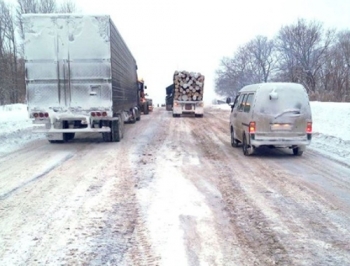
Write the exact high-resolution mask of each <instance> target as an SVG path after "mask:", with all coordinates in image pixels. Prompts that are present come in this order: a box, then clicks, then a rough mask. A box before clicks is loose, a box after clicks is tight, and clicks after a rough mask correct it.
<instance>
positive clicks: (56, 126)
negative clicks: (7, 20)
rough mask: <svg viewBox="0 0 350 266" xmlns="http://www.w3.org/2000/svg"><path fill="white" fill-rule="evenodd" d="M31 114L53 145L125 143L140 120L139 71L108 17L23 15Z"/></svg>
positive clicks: (28, 98)
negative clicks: (92, 137)
mask: <svg viewBox="0 0 350 266" xmlns="http://www.w3.org/2000/svg"><path fill="white" fill-rule="evenodd" d="M23 25H24V34H25V41H24V50H25V81H26V93H27V103H28V112H29V116H30V118H32V120H33V123H34V124H35V125H37V127H35V129H34V132H43V133H46V137H47V139H48V140H49V142H51V143H54V142H64V141H68V140H71V139H73V138H74V137H75V133H79V132H84V133H96V132H97V133H102V138H103V140H104V141H107V142H118V141H120V140H121V139H122V138H123V134H124V123H126V122H130V123H135V122H136V121H137V120H140V110H139V106H138V102H139V94H138V92H139V90H138V83H137V66H136V61H135V59H134V57H133V56H132V54H131V52H130V51H129V49H128V47H127V45H126V44H125V42H124V41H123V38H122V37H121V35H120V34H119V32H118V30H117V28H116V27H115V25H114V23H113V22H112V20H111V19H110V17H109V16H108V15H81V14H26V15H23Z"/></svg>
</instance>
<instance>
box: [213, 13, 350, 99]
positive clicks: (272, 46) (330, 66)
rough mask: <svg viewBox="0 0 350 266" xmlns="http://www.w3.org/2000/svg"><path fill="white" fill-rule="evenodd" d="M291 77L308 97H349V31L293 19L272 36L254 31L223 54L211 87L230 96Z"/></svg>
mask: <svg viewBox="0 0 350 266" xmlns="http://www.w3.org/2000/svg"><path fill="white" fill-rule="evenodd" d="M273 81H276V82H296V83H301V84H303V85H304V87H305V88H306V90H307V91H308V94H309V97H310V99H312V100H319V101H339V102H342V101H346V102H349V101H350V31H349V30H345V31H336V30H335V29H326V28H325V27H324V25H323V23H321V22H318V21H307V20H305V19H298V20H297V21H296V23H294V24H292V25H287V26H283V27H281V28H280V30H279V31H278V33H277V35H276V36H275V37H274V38H271V39H269V38H267V37H265V36H257V37H255V38H254V39H252V40H251V41H249V42H248V43H246V44H244V45H242V46H240V47H239V48H238V49H237V51H236V52H235V53H234V55H233V56H232V57H224V58H222V60H221V63H220V66H219V68H218V69H217V70H216V78H215V85H216V86H215V91H216V93H218V94H219V95H223V96H231V97H233V96H235V95H236V93H237V92H238V91H239V90H240V89H241V88H242V87H243V86H245V85H248V84H253V83H261V82H273Z"/></svg>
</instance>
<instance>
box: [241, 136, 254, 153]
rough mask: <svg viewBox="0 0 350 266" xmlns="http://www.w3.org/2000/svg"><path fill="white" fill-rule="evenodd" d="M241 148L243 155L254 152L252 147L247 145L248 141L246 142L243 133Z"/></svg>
mask: <svg viewBox="0 0 350 266" xmlns="http://www.w3.org/2000/svg"><path fill="white" fill-rule="evenodd" d="M242 149H243V154H244V155H245V156H249V155H252V154H253V153H254V148H253V147H249V145H248V142H247V137H246V135H245V134H243V143H242Z"/></svg>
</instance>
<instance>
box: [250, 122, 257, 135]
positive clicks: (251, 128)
mask: <svg viewBox="0 0 350 266" xmlns="http://www.w3.org/2000/svg"><path fill="white" fill-rule="evenodd" d="M255 131H256V124H255V122H250V123H249V133H250V134H254V133H255Z"/></svg>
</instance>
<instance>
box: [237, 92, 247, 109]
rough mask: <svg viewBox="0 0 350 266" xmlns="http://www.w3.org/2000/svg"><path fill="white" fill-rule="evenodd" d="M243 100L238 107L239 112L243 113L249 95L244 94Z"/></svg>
mask: <svg viewBox="0 0 350 266" xmlns="http://www.w3.org/2000/svg"><path fill="white" fill-rule="evenodd" d="M242 96H243V97H242V98H241V101H239V106H238V111H243V109H244V103H245V100H246V98H247V94H242Z"/></svg>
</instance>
